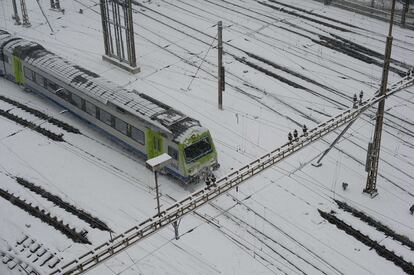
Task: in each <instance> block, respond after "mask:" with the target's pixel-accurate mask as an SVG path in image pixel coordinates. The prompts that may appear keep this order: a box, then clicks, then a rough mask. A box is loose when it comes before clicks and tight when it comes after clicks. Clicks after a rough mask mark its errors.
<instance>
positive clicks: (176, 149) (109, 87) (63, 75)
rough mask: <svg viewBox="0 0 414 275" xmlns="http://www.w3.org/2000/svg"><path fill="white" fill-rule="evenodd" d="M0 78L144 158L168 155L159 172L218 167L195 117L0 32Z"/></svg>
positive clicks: (184, 173)
mask: <svg viewBox="0 0 414 275" xmlns="http://www.w3.org/2000/svg"><path fill="white" fill-rule="evenodd" d="M0 76H4V77H5V78H7V79H9V80H11V81H14V82H15V83H17V84H20V85H22V86H24V87H25V88H26V89H29V90H32V91H36V92H38V93H41V94H42V95H44V96H46V97H48V98H49V99H51V100H53V101H55V102H57V103H58V104H60V105H62V106H64V107H65V108H66V109H68V110H70V111H71V112H72V113H74V114H76V115H77V116H79V117H81V118H82V119H84V120H86V121H88V122H90V123H91V124H93V125H95V126H96V127H98V128H99V129H102V130H104V131H105V132H106V133H108V134H110V135H111V136H112V137H115V138H116V139H117V140H119V141H122V143H125V144H127V145H128V147H130V148H133V149H134V150H136V151H137V152H139V153H140V154H141V155H142V156H143V157H144V158H145V159H150V158H153V157H156V156H158V155H160V154H162V153H167V154H169V155H170V156H171V157H172V159H173V160H172V162H171V164H170V165H168V166H167V167H165V172H166V173H168V174H171V175H172V176H174V177H176V178H178V179H179V180H180V181H182V182H185V183H190V182H194V181H197V180H198V179H199V178H200V177H202V176H205V175H206V174H210V173H211V171H212V170H214V169H216V168H218V167H219V164H218V162H217V152H216V149H215V147H214V143H213V140H212V138H211V135H210V133H209V131H208V129H206V128H204V127H202V126H201V125H200V122H199V121H197V120H195V119H193V118H191V117H188V116H186V115H184V114H183V113H181V112H179V111H177V110H175V109H173V108H172V107H170V106H168V105H166V104H163V103H162V102H160V101H158V100H156V99H154V98H152V97H150V96H148V95H146V94H144V93H140V92H138V91H136V90H127V89H124V88H122V87H120V86H118V85H116V84H114V83H112V82H110V81H108V80H106V79H104V78H103V77H101V76H99V75H97V74H96V73H93V72H91V71H89V70H87V69H85V68H82V67H80V66H78V65H76V64H73V63H72V62H70V61H68V60H65V59H64V58H62V57H60V56H57V55H56V54H54V53H52V52H50V51H48V50H46V49H45V48H44V47H42V46H41V45H39V44H38V43H35V42H32V41H28V40H26V39H23V38H19V37H16V36H14V35H11V34H9V33H8V32H6V31H2V30H0Z"/></svg>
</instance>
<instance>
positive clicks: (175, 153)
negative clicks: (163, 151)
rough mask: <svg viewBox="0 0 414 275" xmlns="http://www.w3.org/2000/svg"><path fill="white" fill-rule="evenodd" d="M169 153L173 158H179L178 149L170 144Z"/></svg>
mask: <svg viewBox="0 0 414 275" xmlns="http://www.w3.org/2000/svg"><path fill="white" fill-rule="evenodd" d="M168 155H170V157H172V158H173V159H175V160H178V151H177V150H175V149H174V148H172V147H170V146H168Z"/></svg>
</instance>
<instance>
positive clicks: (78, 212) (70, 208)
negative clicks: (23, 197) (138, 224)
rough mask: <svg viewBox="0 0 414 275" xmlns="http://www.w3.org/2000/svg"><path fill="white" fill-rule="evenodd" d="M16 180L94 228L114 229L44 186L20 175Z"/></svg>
mask: <svg viewBox="0 0 414 275" xmlns="http://www.w3.org/2000/svg"><path fill="white" fill-rule="evenodd" d="M16 182H18V183H19V184H20V185H22V186H24V187H26V188H27V189H29V190H30V191H32V192H34V193H36V194H38V195H40V196H42V197H43V198H45V199H47V200H48V201H51V202H53V203H54V204H55V205H57V206H59V207H60V208H63V209H64V210H66V211H67V212H69V213H71V214H73V215H75V216H77V217H78V218H79V219H81V220H83V221H84V222H86V223H88V224H89V225H90V226H91V227H92V228H98V229H100V230H105V231H112V230H111V229H110V228H109V227H108V226H107V225H106V224H105V223H104V222H103V221H101V220H99V219H98V218H96V217H93V216H92V215H91V214H89V213H87V212H86V211H84V210H82V209H78V208H77V207H76V206H74V205H72V204H70V203H68V202H66V201H64V200H62V199H61V198H60V197H58V196H56V195H54V194H52V193H50V192H48V191H46V190H45V189H43V188H42V187H40V186H37V185H35V184H34V183H32V182H30V181H28V180H26V179H24V178H19V177H17V178H16Z"/></svg>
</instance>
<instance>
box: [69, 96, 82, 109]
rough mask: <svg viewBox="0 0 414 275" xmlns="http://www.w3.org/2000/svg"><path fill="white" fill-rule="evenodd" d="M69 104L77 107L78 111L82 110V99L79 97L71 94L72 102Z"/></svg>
mask: <svg viewBox="0 0 414 275" xmlns="http://www.w3.org/2000/svg"><path fill="white" fill-rule="evenodd" d="M71 103H72V104H73V105H75V106H76V107H78V108H79V109H83V108H82V107H83V99H82V98H81V97H80V96H77V95H75V94H72V101H71Z"/></svg>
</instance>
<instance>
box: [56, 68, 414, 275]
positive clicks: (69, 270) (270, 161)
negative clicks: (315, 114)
mask: <svg viewBox="0 0 414 275" xmlns="http://www.w3.org/2000/svg"><path fill="white" fill-rule="evenodd" d="M411 85H414V76H413V75H412V74H410V75H407V76H406V77H404V78H402V79H401V80H399V81H398V82H396V83H394V84H392V85H391V86H390V87H389V89H388V91H387V94H386V95H383V96H380V95H379V94H378V93H377V94H376V95H375V96H373V97H371V98H370V99H368V100H365V101H363V102H362V103H361V104H360V105H359V106H357V107H356V108H353V107H351V108H349V109H347V110H345V111H344V112H342V113H340V114H338V115H337V116H335V117H332V118H330V119H329V120H327V121H325V122H322V123H321V124H319V125H317V126H316V127H315V128H313V129H311V130H309V131H308V133H307V134H306V135H302V136H300V137H298V138H297V139H295V140H294V141H293V142H291V143H286V144H284V145H282V146H281V147H279V148H277V149H275V150H273V151H271V152H269V153H267V154H265V155H263V156H261V157H259V158H258V159H256V160H254V161H252V162H250V163H249V164H247V165H245V166H243V167H242V168H240V169H239V170H237V171H234V172H232V173H230V174H228V175H226V176H224V177H222V178H220V179H219V180H217V181H216V183H215V184H213V185H210V186H209V187H207V186H206V187H205V188H203V189H201V190H199V191H196V192H194V193H192V194H191V195H190V196H188V197H187V198H185V199H183V200H181V201H178V202H176V203H174V204H173V205H171V206H170V207H168V208H166V209H165V210H163V211H161V213H160V214H159V215H158V214H157V215H154V216H153V217H151V218H149V219H147V220H145V221H144V222H142V223H140V224H138V225H136V226H134V227H132V228H130V229H128V230H127V231H125V232H124V233H122V234H120V235H118V236H116V237H114V238H113V239H112V240H109V241H107V242H105V243H103V244H101V245H99V246H98V247H96V248H94V249H92V250H90V251H89V252H87V253H85V254H83V255H82V256H80V257H78V258H77V259H75V260H73V261H71V262H69V263H67V264H65V265H63V266H62V267H60V268H59V269H57V270H55V271H53V272H52V273H51V275H52V274H64V275H69V274H82V273H84V272H86V271H88V270H90V269H92V268H93V267H95V266H97V265H98V264H100V263H102V262H103V261H105V260H107V259H108V258H110V257H112V256H114V255H116V254H118V253H120V252H122V251H123V250H125V249H127V248H128V247H130V246H132V245H134V244H135V243H137V242H138V241H140V240H143V239H144V238H146V237H148V236H150V235H152V234H154V233H155V232H157V231H158V230H160V229H162V228H164V227H166V226H167V225H169V224H172V223H173V222H175V221H177V220H179V219H180V218H182V217H183V216H185V215H187V214H189V213H191V212H193V211H194V210H196V209H197V208H199V207H201V206H202V205H204V204H206V203H207V202H209V201H211V200H213V199H215V198H217V197H218V196H220V195H222V194H224V193H226V192H227V191H229V190H231V189H232V188H234V187H236V186H237V185H239V184H241V183H242V182H243V181H245V180H247V179H249V178H251V177H253V176H254V175H257V174H258V173H260V172H261V171H263V170H265V169H266V168H268V167H270V166H273V165H274V164H276V163H278V162H280V161H282V160H284V159H286V158H287V157H289V156H291V155H292V154H294V153H295V152H297V151H299V150H301V149H302V148H304V147H305V146H307V145H309V144H311V143H313V142H315V141H317V140H319V139H320V138H322V137H324V136H325V135H327V134H329V133H331V132H332V131H334V130H335V129H337V128H339V127H341V126H343V125H344V124H347V123H350V122H352V121H354V120H355V119H357V118H358V116H359V115H360V114H361V113H363V112H364V111H365V110H367V109H368V108H369V107H371V106H372V105H374V104H375V103H377V102H379V101H381V100H382V99H385V98H386V97H388V96H391V95H393V94H394V93H396V92H398V91H401V90H403V89H405V88H407V87H409V86H411Z"/></svg>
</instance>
